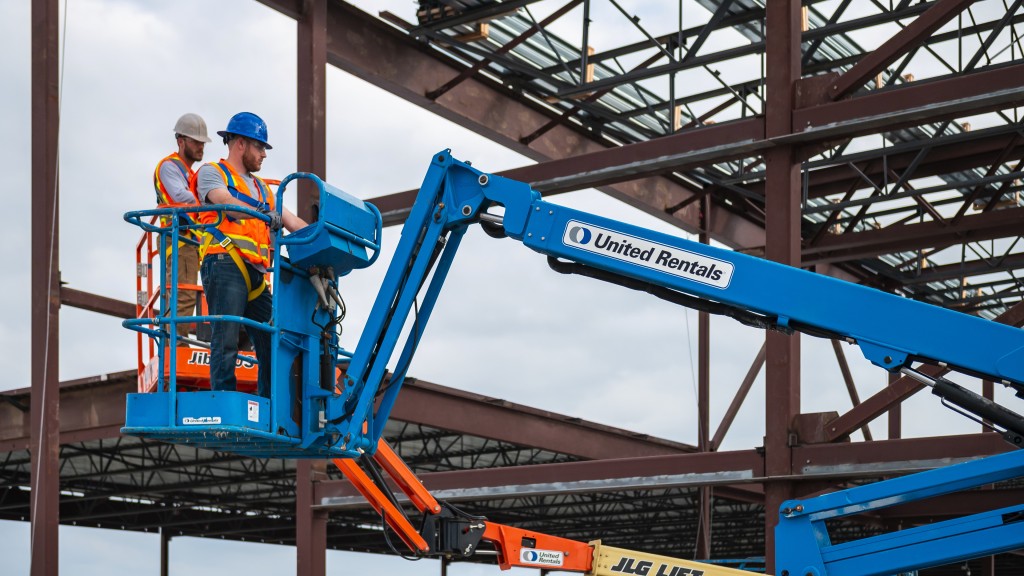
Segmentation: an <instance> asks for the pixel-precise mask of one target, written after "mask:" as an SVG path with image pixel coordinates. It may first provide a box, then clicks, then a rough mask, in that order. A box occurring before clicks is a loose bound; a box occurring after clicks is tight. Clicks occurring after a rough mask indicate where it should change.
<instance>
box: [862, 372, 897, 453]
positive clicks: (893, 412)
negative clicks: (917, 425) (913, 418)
mask: <svg viewBox="0 0 1024 576" xmlns="http://www.w3.org/2000/svg"><path fill="white" fill-rule="evenodd" d="M899 380H900V375H899V374H891V373H890V374H889V386H890V387H891V386H894V385H895V384H896V382H898V381H899ZM865 426H867V424H865ZM902 437H903V402H902V401H900V402H897V403H895V404H893V405H892V406H890V407H889V440H897V439H899V438H902Z"/></svg>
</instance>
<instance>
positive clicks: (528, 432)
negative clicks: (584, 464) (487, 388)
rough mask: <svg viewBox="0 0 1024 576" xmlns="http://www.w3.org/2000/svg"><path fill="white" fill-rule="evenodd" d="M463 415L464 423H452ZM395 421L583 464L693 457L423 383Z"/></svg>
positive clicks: (409, 385) (406, 395)
mask: <svg viewBox="0 0 1024 576" xmlns="http://www.w3.org/2000/svg"><path fill="white" fill-rule="evenodd" d="M452 414H458V415H459V417H458V418H452V417H451V415H452ZM391 417H392V418H394V419H396V420H401V421H402V422H411V423H414V424H422V425H425V426H431V427H435V428H440V429H444V430H452V431H454V432H460V433H463V434H471V435H474V436H481V437H484V438H492V439H495V440H502V441H505V442H511V443H514V444H517V445H520V446H533V447H536V448H542V449H544V450H550V451H552V452H558V453H561V454H569V455H573V456H578V457H581V458H614V457H615V456H617V455H622V454H634V455H637V456H641V455H644V456H646V455H651V456H654V455H659V454H662V455H663V454H678V453H680V452H692V451H693V450H694V447H693V446H688V445H685V444H679V443H675V442H668V441H664V440H659V439H655V438H650V437H647V436H646V435H635V434H632V433H630V432H627V431H625V430H621V429H617V428H612V427H609V426H603V425H600V424H593V423H590V422H583V421H580V420H579V419H577V418H569V417H566V416H561V415H558V414H554V413H552V412H547V411H544V410H537V409H535V408H530V407H526V406H522V405H518V404H513V403H511V402H506V401H504V400H499V399H497V398H490V397H487V396H482V395H480V394H474V393H471V392H463V391H461V390H455V389H452V388H446V387H443V386H439V385H437V384H430V383H428V382H424V381H422V380H416V381H414V382H408V381H407V382H406V383H405V385H404V386H403V387H402V393H401V394H399V395H398V401H397V402H396V403H395V408H394V410H393V411H392V414H391Z"/></svg>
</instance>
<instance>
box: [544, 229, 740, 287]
mask: <svg viewBox="0 0 1024 576" xmlns="http://www.w3.org/2000/svg"><path fill="white" fill-rule="evenodd" d="M562 242H563V243H564V244H565V245H566V246H572V247H574V248H579V249H581V250H586V251H587V252H593V253H594V254H600V255H602V256H607V257H609V258H614V259H616V260H620V261H622V262H628V263H630V264H635V265H637V266H643V267H644V268H649V269H651V270H657V271H659V272H665V273H666V274H672V275H674V276H678V277H680V278H686V279H687V280H693V281H694V282H700V283H701V284H707V285H708V286H713V287H715V288H722V289H725V288H728V287H729V283H730V282H732V274H733V271H734V270H735V266H734V265H733V264H732V262H727V261H725V260H720V259H718V258H712V257H710V256H705V255H703V254H697V253H695V252H690V251H688V250H683V249H682V248H676V247H674V246H668V245H665V244H659V243H657V242H651V241H649V240H644V239H643V238H637V237H635V236H629V235H626V234H622V233H620V232H615V231H614V230H608V229H605V228H599V227H597V226H591V225H590V224H584V223H582V222H576V221H569V222H568V223H567V224H566V225H565V233H564V234H563V235H562Z"/></svg>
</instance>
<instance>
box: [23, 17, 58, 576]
mask: <svg viewBox="0 0 1024 576" xmlns="http://www.w3.org/2000/svg"><path fill="white" fill-rule="evenodd" d="M31 14H32V16H31V18H32V65H31V69H32V80H31V87H32V100H31V101H32V145H31V146H32V207H31V220H32V233H31V238H32V247H31V252H32V272H31V278H32V296H31V318H32V320H31V322H32V345H31V363H32V399H33V401H32V402H31V413H30V420H29V421H30V431H29V437H30V444H31V454H32V476H31V488H32V491H31V502H32V504H31V511H30V514H31V527H30V532H31V536H30V547H31V550H30V558H31V567H30V570H31V574H32V576H56V574H57V572H58V564H57V560H58V550H59V541H58V530H57V525H58V522H59V521H60V419H59V406H60V394H59V390H58V386H59V384H58V382H59V381H58V366H59V364H58V352H59V347H58V344H59V342H60V338H59V334H60V331H59V321H60V315H59V308H60V257H59V250H58V249H59V246H60V237H59V230H60V228H59V222H60V220H59V215H58V212H59V210H58V206H59V205H60V202H59V193H60V191H59V183H58V164H57V158H58V153H57V152H58V148H57V142H58V138H57V136H58V133H59V126H60V109H59V106H58V103H59V101H60V97H59V91H60V86H59V76H58V68H57V64H58V58H59V56H58V46H59V35H58V26H57V24H58V20H59V8H58V3H57V0H33V1H32V12H31Z"/></svg>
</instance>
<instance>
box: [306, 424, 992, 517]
mask: <svg viewBox="0 0 1024 576" xmlns="http://www.w3.org/2000/svg"><path fill="white" fill-rule="evenodd" d="M1011 449H1012V446H1010V445H1009V444H1008V443H1007V442H1005V441H1003V440H1002V439H1001V438H999V437H998V436H996V435H995V434H968V435H960V436H944V437H938V438H914V439H909V440H880V441H875V442H858V443H854V444H819V445H814V446H802V447H796V448H794V450H793V451H794V457H795V460H796V461H798V462H799V464H798V465H797V466H795V467H794V474H796V475H797V476H796V477H798V478H799V479H801V480H823V479H851V478H865V479H873V478H879V477H881V476H886V475H895V474H907V473H911V472H919V471H922V470H930V469H932V468H936V467H940V466H948V465H950V464H954V463H957V462H963V461H967V460H972V459H975V458H978V457H981V456H988V455H993V454H1001V453H1003V452H1007V451H1009V450H1011ZM420 479H421V480H422V481H423V485H424V486H426V487H427V489H429V490H430V491H431V492H432V493H434V494H435V495H436V496H438V497H439V498H442V499H445V500H452V501H458V500H473V501H482V500H490V499H500V498H512V497H523V496H542V495H550V494H565V493H570V492H573V493H594V492H609V491H622V490H637V489H643V490H651V489H661V488H674V487H682V486H702V485H715V486H723V487H724V486H730V485H741V484H742V485H749V484H755V485H756V484H759V483H762V482H765V481H766V480H771V477H769V476H766V475H765V469H764V458H763V457H762V456H761V454H760V453H759V452H758V451H756V450H739V451H730V452H697V453H692V454H675V455H668V456H651V457H645V458H617V459H607V460H593V461H585V462H561V463H553V464H535V465H529V466H507V467H500V468H485V469H474V470H457V471H451V472H432V473H426V474H421V475H420ZM793 479H796V478H794V477H790V480H793ZM315 498H316V500H317V502H319V503H320V506H323V507H325V508H331V509H345V508H362V507H366V506H368V504H367V503H366V501H365V500H364V499H363V498H362V497H361V496H360V495H359V494H358V492H357V491H356V489H355V488H354V487H352V485H351V484H349V483H348V481H346V480H331V481H325V482H321V483H319V484H317V486H316V494H315Z"/></svg>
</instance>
